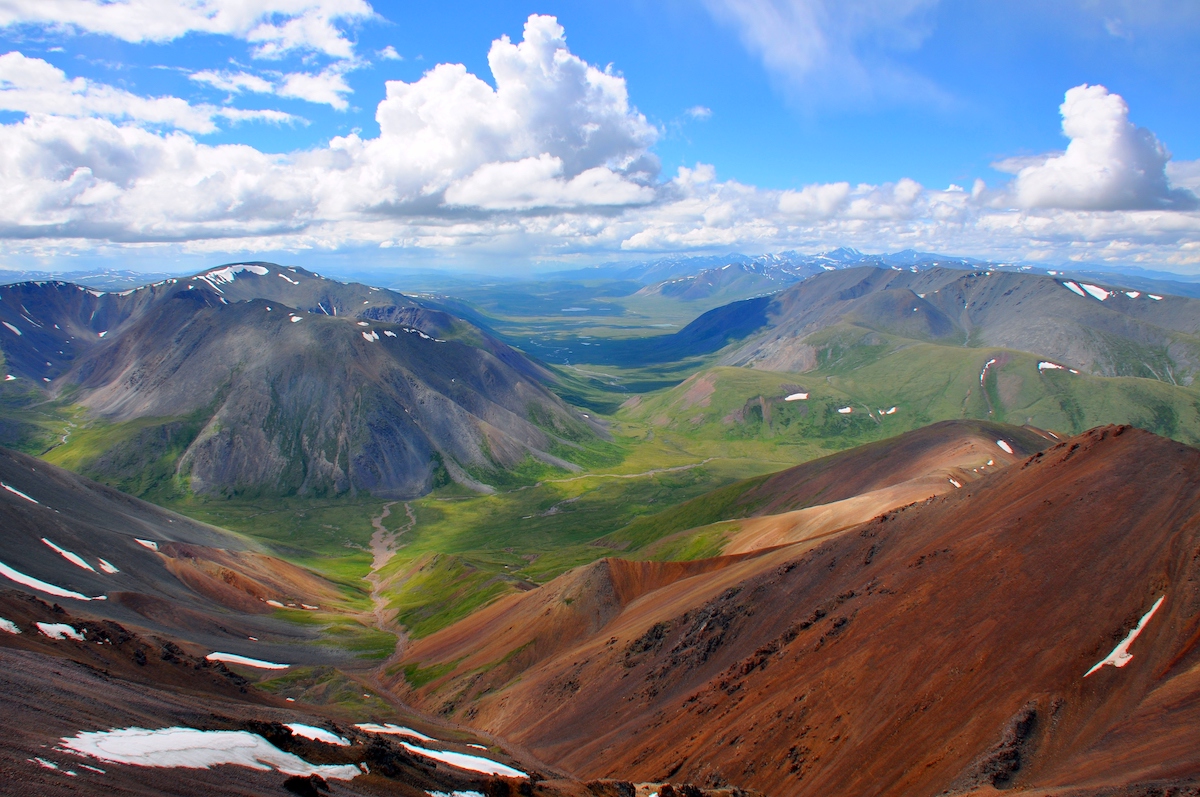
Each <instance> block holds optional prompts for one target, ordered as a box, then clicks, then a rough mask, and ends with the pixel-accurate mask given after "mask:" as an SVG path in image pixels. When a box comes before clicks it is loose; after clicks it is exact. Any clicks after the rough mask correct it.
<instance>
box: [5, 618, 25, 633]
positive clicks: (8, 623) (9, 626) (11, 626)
mask: <svg viewBox="0 0 1200 797" xmlns="http://www.w3.org/2000/svg"><path fill="white" fill-rule="evenodd" d="M0 631H4V632H5V633H8V634H19V633H21V629H20V628H17V624H16V623H14V622H13V621H12V620H6V619H4V618H3V617H0Z"/></svg>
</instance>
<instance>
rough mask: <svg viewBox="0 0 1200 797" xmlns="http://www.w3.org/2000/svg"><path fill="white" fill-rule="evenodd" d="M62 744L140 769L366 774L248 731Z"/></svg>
mask: <svg viewBox="0 0 1200 797" xmlns="http://www.w3.org/2000/svg"><path fill="white" fill-rule="evenodd" d="M60 745H61V746H62V747H63V748H64V749H66V750H70V751H71V752H74V753H78V754H79V755H83V756H89V757H91V758H97V759H99V760H101V761H109V762H111V763H114V764H132V765H134V766H140V767H185V768H188V769H208V768H209V767H214V766H218V765H220V764H233V765H235V766H240V767H249V768H250V769H258V770H272V769H275V770H278V771H280V772H282V773H284V774H285V775H300V776H307V775H320V776H321V777H323V778H329V779H331V780H351V779H352V778H354V777H355V776H357V775H361V774H362V771H361V770H360V769H359V768H358V767H356V766H354V765H353V764H310V763H308V762H307V761H305V760H304V759H303V758H300V757H299V756H296V755H292V754H291V753H285V752H284V751H282V750H280V749H279V748H278V747H276V746H275V745H273V744H271V743H270V742H268V741H267V740H266V739H264V738H263V737H261V736H259V735H257V734H254V733H250V732H248V731H198V730H196V729H194V728H160V729H158V730H148V729H146V728H120V729H115V730H111V731H93V732H86V731H85V732H81V733H78V734H76V735H75V736H73V737H69V738H67V737H64V738H63V739H62V740H61V741H60Z"/></svg>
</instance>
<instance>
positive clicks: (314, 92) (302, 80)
mask: <svg viewBox="0 0 1200 797" xmlns="http://www.w3.org/2000/svg"><path fill="white" fill-rule="evenodd" d="M344 72H345V70H344V69H342V68H341V67H340V66H339V65H337V64H335V65H333V66H330V67H328V68H326V69H323V70H321V71H320V72H316V73H309V72H292V73H290V74H287V75H284V76H283V82H282V83H281V84H280V85H279V87H278V88H277V89H276V93H277V94H279V96H280V97H294V98H296V99H299V100H306V101H308V102H312V103H317V104H319V105H331V106H333V107H334V108H336V109H337V110H339V111H344V110H346V109H347V108H348V107H350V103H349V102H348V101H347V100H346V95H348V94H352V93H353V90H352V89H351V88H350V85H349V84H348V83H346V78H345V77H344Z"/></svg>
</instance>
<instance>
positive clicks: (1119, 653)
mask: <svg viewBox="0 0 1200 797" xmlns="http://www.w3.org/2000/svg"><path fill="white" fill-rule="evenodd" d="M1166 597H1167V596H1166V595H1163V596H1162V597H1161V598H1159V599H1158V600H1156V601H1155V602H1154V605H1153V606H1151V607H1150V611H1148V612H1146V613H1145V614H1144V615H1142V619H1141V620H1139V621H1138V624H1137V625H1135V626H1134V627H1133V630H1131V631H1130V632H1129V635H1128V636H1126V637H1125V639H1124V641H1122V642H1121V644H1119V645H1117V646H1116V647H1115V648H1113V652H1112V653H1109V654H1108V656H1107V657H1106V658H1103V659H1101V660H1100V661H1098V662H1096V666H1094V667H1092V669H1090V670H1088V671H1087V672H1086V673H1085V674H1084V676H1083V677H1084V678H1087V677H1088V676H1089V675H1091V674H1092V673H1094V672H1095V671H1096V670H1098V669H1100V668H1101V667H1103V666H1104V665H1105V664H1111V665H1112V666H1114V667H1117V668H1121V667H1124V666H1125V665H1126V664H1128V663H1129V660H1130V659H1132V658H1133V654H1132V653H1130V652H1129V646H1130V645H1132V644H1133V640H1135V639H1137V638H1138V634H1140V633H1142V629H1143V628H1145V627H1146V623H1148V622H1150V618H1151V617H1153V616H1154V613H1155V612H1156V611H1158V607H1159V606H1161V605H1162V602H1163V600H1164V599H1165V598H1166Z"/></svg>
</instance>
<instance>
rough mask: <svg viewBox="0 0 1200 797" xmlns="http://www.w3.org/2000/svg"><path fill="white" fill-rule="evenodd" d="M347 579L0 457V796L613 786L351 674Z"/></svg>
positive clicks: (585, 789) (546, 794)
mask: <svg viewBox="0 0 1200 797" xmlns="http://www.w3.org/2000/svg"><path fill="white" fill-rule="evenodd" d="M343 589H344V588H343V587H341V586H338V585H334V584H331V583H329V582H326V581H324V580H323V579H321V578H319V577H317V576H315V575H314V574H312V573H310V572H308V571H305V570H303V569H301V568H299V567H296V566H294V565H290V564H288V563H285V562H282V561H280V560H278V559H276V558H274V557H271V556H267V555H265V554H263V553H261V552H260V551H259V550H257V548H256V547H255V546H254V545H253V544H251V543H250V542H249V541H247V540H245V539H242V538H239V537H236V536H235V535H232V534H230V533H229V532H226V531H223V530H221V529H217V528H213V527H210V526H205V525H203V524H200V523H196V522H195V521H192V520H189V519H188V518H185V517H183V516H180V515H177V514H174V513H171V512H168V511H166V510H163V509H160V508H158V507H155V506H152V505H150V504H147V503H145V502H143V501H139V500H137V499H135V498H132V497H130V496H128V495H124V494H122V493H119V492H117V491H115V490H112V489H110V488H107V487H104V486H102V485H100V484H96V483H94V482H90V481H88V480H87V479H84V478H82V477H79V476H76V475H74V474H71V473H69V472H66V471H63V470H61V469H59V468H55V467H53V466H51V465H47V464H46V463H44V462H42V461H40V460H37V459H33V458H32V457H28V456H26V455H23V454H19V453H17V452H13V451H9V450H5V449H0V715H2V716H3V717H4V734H5V737H4V744H3V745H0V784H3V785H2V786H0V792H3V793H5V794H38V795H68V794H79V793H89V794H100V793H103V794H122V795H139V796H142V795H144V796H145V797H149V796H150V795H181V796H182V795H190V794H198V793H200V794H209V793H212V794H217V793H219V794H238V795H255V796H257V795H274V794H284V793H292V794H300V795H317V794H319V793H321V792H323V791H327V790H328V789H327V788H326V786H327V785H328V783H327V781H328V782H332V783H333V784H336V785H334V786H333V788H334V789H336V793H337V794H353V795H381V794H387V795H399V796H400V797H411V795H413V794H417V793H421V794H427V793H430V792H433V793H445V794H449V793H457V794H463V793H468V794H470V793H483V792H484V791H486V792H487V793H488V794H489V795H491V794H500V795H515V794H536V795H539V797H579V795H581V794H593V795H594V794H605V793H609V792H605V791H604V789H611V788H616V786H614V785H612V784H602V783H601V784H593V785H592V786H594V788H591V787H589V786H587V785H585V784H582V783H578V782H575V781H573V780H572V779H570V778H569V776H567V775H565V773H562V772H558V771H555V770H553V769H550V768H547V767H545V766H544V765H543V764H541V763H540V762H539V761H537V760H536V759H535V758H532V757H530V756H528V755H524V754H522V753H520V752H517V756H519V757H514V756H513V755H511V754H509V753H508V752H506V751H505V748H504V747H503V746H501V745H500V744H497V742H496V740H493V739H490V738H488V737H486V736H480V735H479V734H476V733H472V732H470V731H469V730H464V729H461V728H458V727H455V726H453V725H449V724H447V723H444V722H437V721H431V720H430V719H429V718H427V717H422V716H419V715H417V714H416V713H414V712H413V711H411V710H409V709H407V708H405V707H404V706H402V705H399V704H398V703H396V702H395V701H393V700H392V699H391V698H390V697H389V696H388V695H387V694H386V692H381V691H380V690H378V689H377V688H375V687H373V686H370V685H369V684H368V683H360V679H361V680H369V679H368V678H366V677H365V671H366V668H365V667H364V666H363V664H362V663H360V662H358V661H357V658H358V657H357V652H356V650H355V646H354V645H353V644H349V645H347V644H345V643H346V640H345V638H344V637H343V638H340V639H339V638H338V637H339V636H340V635H341V631H340V630H339V627H340V626H341V625H343V624H344V623H345V620H346V618H345V615H346V614H353V612H352V607H349V606H348V604H347V596H346V595H345V594H343ZM309 601H312V602H313V603H309ZM351 641H353V640H351ZM338 668H341V669H338ZM418 728H419V729H420V730H417V729H418ZM481 750H482V751H483V752H480V751H481ZM221 764H235V765H236V766H218V765H221ZM526 772H528V773H534V774H535V776H536V778H537V779H538V780H541V781H542V782H541V783H539V784H538V785H537V787H536V790H534V789H533V788H532V784H531V783H530V782H529V780H530V779H529V778H527V777H526V776H525V774H524V773H526ZM491 773H498V774H500V775H503V776H504V777H502V778H497V777H493V775H492V774H491ZM313 776H317V777H316V778H314V777H313ZM522 788H525V789H526V791H521V789H522ZM706 797H731V796H730V795H728V793H725V794H724V795H717V794H713V793H712V792H709V793H707V795H706Z"/></svg>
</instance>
